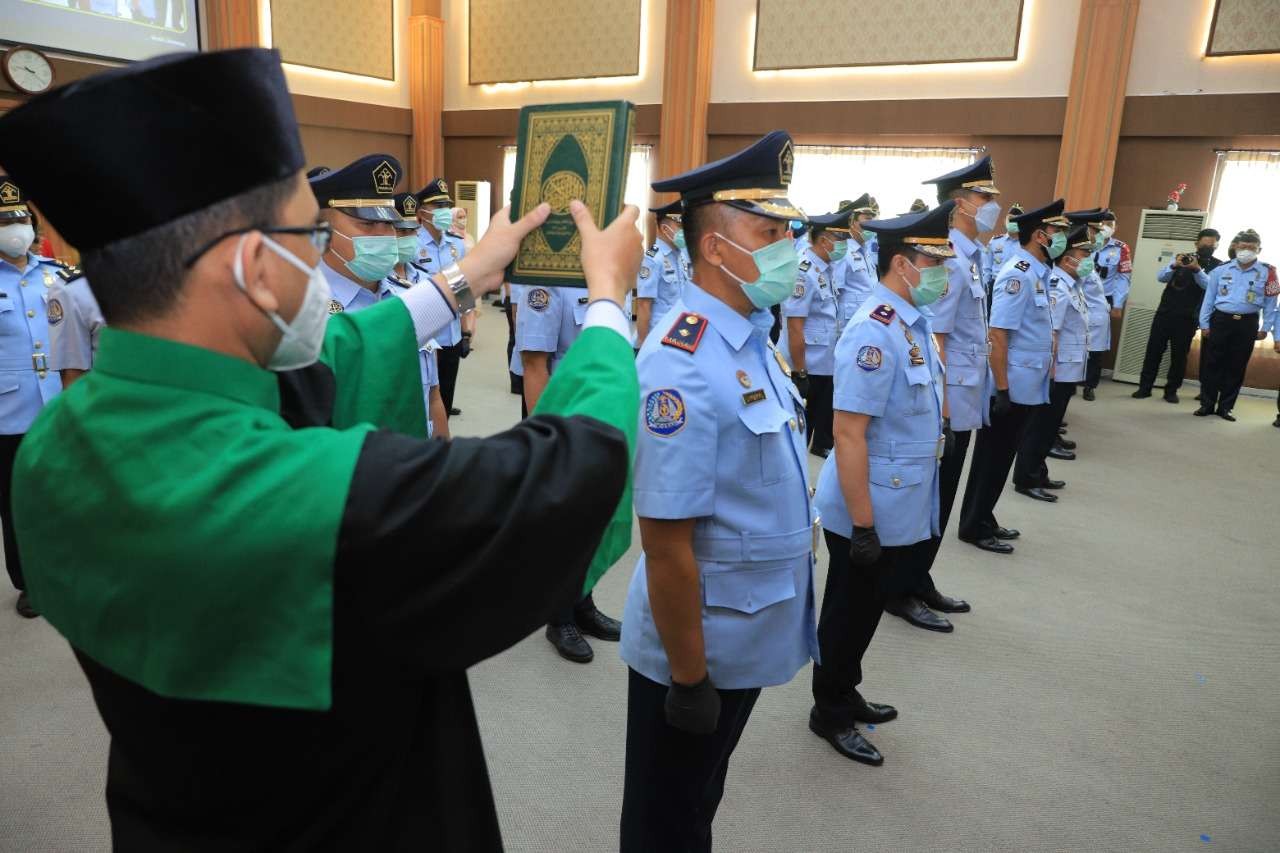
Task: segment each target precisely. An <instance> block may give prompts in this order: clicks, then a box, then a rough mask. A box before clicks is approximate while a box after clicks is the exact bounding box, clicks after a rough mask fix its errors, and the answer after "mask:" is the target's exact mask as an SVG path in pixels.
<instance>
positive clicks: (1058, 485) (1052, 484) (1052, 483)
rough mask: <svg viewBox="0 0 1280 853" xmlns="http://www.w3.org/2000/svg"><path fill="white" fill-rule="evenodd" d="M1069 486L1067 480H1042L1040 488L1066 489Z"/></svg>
mask: <svg viewBox="0 0 1280 853" xmlns="http://www.w3.org/2000/svg"><path fill="white" fill-rule="evenodd" d="M1066 486H1067V481H1066V480H1041V481H1040V488H1042V489H1064V488H1066Z"/></svg>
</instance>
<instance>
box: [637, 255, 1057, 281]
mask: <svg viewBox="0 0 1280 853" xmlns="http://www.w3.org/2000/svg"><path fill="white" fill-rule="evenodd" d="M632 257H635V256H634V255H633V256H632ZM1060 281H1062V279H1060V278H1059V277H1058V276H1056V275H1051V276H1049V283H1050V284H1057V283H1058V282H1060Z"/></svg>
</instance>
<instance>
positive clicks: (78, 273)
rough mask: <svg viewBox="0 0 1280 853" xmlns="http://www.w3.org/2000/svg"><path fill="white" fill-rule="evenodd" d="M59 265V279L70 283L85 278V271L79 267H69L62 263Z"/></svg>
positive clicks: (59, 262)
mask: <svg viewBox="0 0 1280 853" xmlns="http://www.w3.org/2000/svg"><path fill="white" fill-rule="evenodd" d="M57 263H58V278H60V279H62V280H63V281H68V282H70V281H75V280H76V279H78V278H82V277H83V276H84V270H82V269H80V268H79V267H72V266H67V265H66V264H64V263H62V262H61V261H58V262H57Z"/></svg>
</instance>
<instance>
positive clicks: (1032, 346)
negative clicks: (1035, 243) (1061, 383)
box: [990, 246, 1053, 406]
mask: <svg viewBox="0 0 1280 853" xmlns="http://www.w3.org/2000/svg"><path fill="white" fill-rule="evenodd" d="M1048 273H1049V268H1048V267H1047V266H1045V265H1044V264H1043V263H1041V262H1040V261H1038V260H1036V259H1035V258H1033V257H1032V256H1031V255H1030V253H1028V252H1027V250H1026V249H1024V248H1023V247H1021V246H1019V247H1018V248H1017V249H1015V250H1014V251H1013V252H1012V254H1010V255H1009V257H1008V259H1006V260H1005V262H1004V266H1003V267H1001V269H1000V272H999V274H998V275H996V283H995V285H994V286H993V287H992V288H991V324H990V325H991V328H993V329H1005V330H1006V331H1008V333H1009V336H1008V340H1009V362H1008V363H1009V398H1010V399H1011V400H1013V402H1015V403H1021V404H1023V405H1025V406H1040V405H1044V404H1045V403H1048V402H1049V363H1050V361H1051V360H1052V358H1053V317H1052V313H1051V312H1050V310H1049V293H1048V288H1047V285H1046V279H1048Z"/></svg>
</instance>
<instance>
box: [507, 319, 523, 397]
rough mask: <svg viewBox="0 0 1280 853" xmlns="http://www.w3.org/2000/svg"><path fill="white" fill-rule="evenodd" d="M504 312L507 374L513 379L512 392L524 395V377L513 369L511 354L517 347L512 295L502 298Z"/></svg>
mask: <svg viewBox="0 0 1280 853" xmlns="http://www.w3.org/2000/svg"><path fill="white" fill-rule="evenodd" d="M502 313H503V314H505V315H507V376H508V378H509V379H510V380H511V393H512V394H519V395H521V396H524V377H523V376H520V375H519V374H517V373H516V372H515V371H514V370H512V369H511V354H512V353H513V352H515V349H516V319H515V313H514V311H513V310H512V308H511V298H510V297H507V298H506V299H504V300H502Z"/></svg>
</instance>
